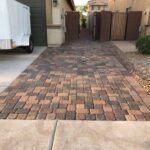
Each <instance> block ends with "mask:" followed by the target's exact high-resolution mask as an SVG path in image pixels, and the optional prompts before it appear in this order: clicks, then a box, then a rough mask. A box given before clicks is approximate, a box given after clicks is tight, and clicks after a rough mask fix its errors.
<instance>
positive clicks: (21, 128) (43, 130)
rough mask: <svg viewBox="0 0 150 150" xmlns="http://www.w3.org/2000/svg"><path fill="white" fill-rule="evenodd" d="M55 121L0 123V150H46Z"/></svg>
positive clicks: (51, 139) (51, 138) (50, 140)
mask: <svg viewBox="0 0 150 150" xmlns="http://www.w3.org/2000/svg"><path fill="white" fill-rule="evenodd" d="M55 125H56V121H10V120H9V121H0V149H1V150H48V149H49V146H50V145H49V144H52V141H53V134H54V130H55Z"/></svg>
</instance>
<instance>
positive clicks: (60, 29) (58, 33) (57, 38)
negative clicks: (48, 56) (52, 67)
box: [46, 0, 71, 47]
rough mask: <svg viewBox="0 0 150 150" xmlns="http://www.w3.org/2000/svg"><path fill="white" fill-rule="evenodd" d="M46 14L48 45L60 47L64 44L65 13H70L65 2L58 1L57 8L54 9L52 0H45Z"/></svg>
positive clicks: (64, 0)
mask: <svg viewBox="0 0 150 150" xmlns="http://www.w3.org/2000/svg"><path fill="white" fill-rule="evenodd" d="M46 2H47V4H48V5H49V6H46V8H47V9H46V14H47V36H48V45H49V46H50V47H51V46H60V45H62V44H63V43H64V42H65V12H66V11H71V8H70V6H69V4H68V3H67V2H66V0H58V5H57V7H54V6H53V4H52V0H51V1H50V0H46Z"/></svg>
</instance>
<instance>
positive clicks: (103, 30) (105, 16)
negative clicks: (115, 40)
mask: <svg viewBox="0 0 150 150" xmlns="http://www.w3.org/2000/svg"><path fill="white" fill-rule="evenodd" d="M111 19H112V13H111V12H110V11H102V12H101V14H100V40H101V41H109V40H110V32H111Z"/></svg>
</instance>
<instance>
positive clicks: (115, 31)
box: [111, 12, 127, 40]
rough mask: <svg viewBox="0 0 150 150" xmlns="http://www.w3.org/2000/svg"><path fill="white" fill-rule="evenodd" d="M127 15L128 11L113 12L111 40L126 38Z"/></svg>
mask: <svg viewBox="0 0 150 150" xmlns="http://www.w3.org/2000/svg"><path fill="white" fill-rule="evenodd" d="M126 16H127V15H126V13H121V12H119V13H118V12H117V13H113V15H112V26H111V40H124V39H125V30H126Z"/></svg>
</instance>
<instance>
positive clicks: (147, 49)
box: [136, 35, 150, 54]
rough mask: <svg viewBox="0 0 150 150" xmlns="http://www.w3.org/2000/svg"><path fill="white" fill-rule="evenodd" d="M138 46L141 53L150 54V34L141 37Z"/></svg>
mask: <svg viewBox="0 0 150 150" xmlns="http://www.w3.org/2000/svg"><path fill="white" fill-rule="evenodd" d="M136 48H137V49H138V51H139V52H140V53H141V54H150V35H149V36H145V37H142V38H139V39H138V40H137V42H136Z"/></svg>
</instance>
